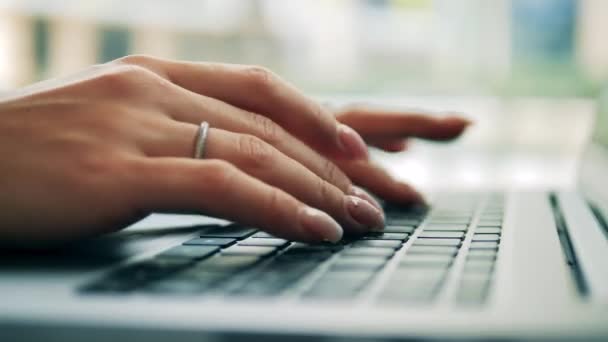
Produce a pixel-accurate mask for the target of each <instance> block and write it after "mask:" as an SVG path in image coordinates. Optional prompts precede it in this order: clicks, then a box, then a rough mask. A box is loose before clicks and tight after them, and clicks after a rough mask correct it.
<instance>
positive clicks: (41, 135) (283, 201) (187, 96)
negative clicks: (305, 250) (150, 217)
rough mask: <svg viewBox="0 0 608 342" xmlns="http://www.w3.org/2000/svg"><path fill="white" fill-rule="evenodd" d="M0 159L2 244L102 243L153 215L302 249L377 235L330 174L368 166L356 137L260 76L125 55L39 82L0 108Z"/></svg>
mask: <svg viewBox="0 0 608 342" xmlns="http://www.w3.org/2000/svg"><path fill="white" fill-rule="evenodd" d="M202 121H207V122H209V123H210V125H211V127H212V128H211V129H210V131H209V135H208V139H207V143H206V149H205V159H203V160H195V159H193V158H192V156H193V154H194V140H195V137H196V135H197V130H198V127H199V124H200V123H201V122H202ZM0 154H1V155H2V156H3V158H2V161H0V241H2V242H5V243H6V242H8V243H21V244H30V245H31V244H36V243H42V244H48V243H52V242H58V241H65V240H70V239H75V238H79V237H84V236H90V235H96V234H100V233H106V232H110V231H114V230H117V229H120V228H122V227H124V226H126V225H127V224H129V223H132V222H134V221H135V220H138V219H139V218H141V217H143V216H145V215H147V214H148V213H150V212H154V211H164V212H172V211H192V212H200V213H204V214H208V215H213V216H218V217H223V218H227V219H230V220H234V221H238V222H241V223H244V224H251V225H254V226H257V227H260V228H262V229H265V230H266V231H268V232H270V233H272V234H274V235H277V236H282V237H285V238H288V239H295V240H303V241H320V240H330V241H336V240H338V239H340V238H341V236H342V234H343V230H342V228H341V227H343V228H344V230H346V231H347V232H351V233H362V232H365V231H367V230H369V229H374V228H375V229H380V228H381V227H382V226H383V214H382V211H381V209H380V208H379V206H378V204H377V203H375V202H374V200H373V199H371V198H370V197H369V195H367V194H366V193H364V192H362V191H361V190H359V189H357V188H356V187H354V186H353V185H352V183H351V181H350V179H349V178H348V177H347V176H346V175H345V174H344V172H343V171H342V170H341V169H340V168H339V167H337V166H336V165H335V162H338V161H339V162H345V161H347V160H349V161H354V160H365V159H366V157H367V150H366V146H365V143H364V142H363V140H362V139H361V137H360V136H359V135H358V134H357V133H355V132H354V131H353V130H352V129H350V128H349V127H348V126H346V125H343V124H340V123H339V122H338V121H336V118H335V117H334V116H333V115H332V113H330V112H329V111H328V110H326V109H325V108H324V107H322V106H320V105H319V104H317V103H316V102H314V101H311V100H310V99H308V98H306V97H305V96H303V95H302V94H301V93H300V92H298V91H297V90H296V89H294V88H293V87H292V86H290V85H288V84H286V83H285V82H283V81H282V80H280V79H279V78H278V77H277V76H275V75H274V74H272V73H270V72H269V71H267V70H265V69H261V68H259V67H248V66H238V65H225V64H208V63H185V62H177V61H169V60H161V59H156V58H151V57H146V56H130V57H126V58H122V59H120V60H117V61H114V62H111V63H108V64H103V65H98V66H94V67H91V68H89V69H88V70H85V71H83V72H81V73H79V74H76V75H73V76H71V77H69V78H64V79H57V80H51V81H47V82H42V83H38V84H35V85H33V86H30V87H28V88H24V89H22V90H20V91H17V92H15V93H14V94H12V95H11V96H10V98H5V99H3V100H2V101H0ZM332 160H333V162H332Z"/></svg>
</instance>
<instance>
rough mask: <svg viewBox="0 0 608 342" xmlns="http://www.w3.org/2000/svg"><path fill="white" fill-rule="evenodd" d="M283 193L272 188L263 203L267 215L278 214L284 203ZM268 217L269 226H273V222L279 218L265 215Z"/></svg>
mask: <svg viewBox="0 0 608 342" xmlns="http://www.w3.org/2000/svg"><path fill="white" fill-rule="evenodd" d="M282 195H283V193H282V192H281V190H279V189H277V188H270V190H268V193H267V195H266V197H265V199H264V202H263V206H262V208H263V210H264V212H265V213H277V212H278V211H279V208H280V205H281V203H282V198H283V197H284V196H282ZM264 216H267V219H268V221H270V222H267V225H271V224H272V223H273V222H272V221H277V220H278V217H279V216H275V215H264Z"/></svg>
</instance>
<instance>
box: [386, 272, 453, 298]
mask: <svg viewBox="0 0 608 342" xmlns="http://www.w3.org/2000/svg"><path fill="white" fill-rule="evenodd" d="M444 277H445V271H444V270H443V269H431V270H429V269H411V268H408V269H400V268H398V269H397V270H396V271H395V272H394V273H393V274H392V275H391V277H390V278H389V281H388V282H387V286H386V287H385V288H384V289H382V291H381V292H380V295H379V300H380V301H381V302H383V303H385V304H392V305H400V306H402V305H406V304H428V303H430V302H431V301H432V300H433V298H434V297H435V295H436V294H437V292H438V289H439V286H440V285H441V283H442V282H443V279H444Z"/></svg>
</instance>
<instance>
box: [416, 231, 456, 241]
mask: <svg viewBox="0 0 608 342" xmlns="http://www.w3.org/2000/svg"><path fill="white" fill-rule="evenodd" d="M419 237H422V238H446V239H462V238H464V232H440V231H426V230H425V231H423V232H422V233H421V234H420V235H419Z"/></svg>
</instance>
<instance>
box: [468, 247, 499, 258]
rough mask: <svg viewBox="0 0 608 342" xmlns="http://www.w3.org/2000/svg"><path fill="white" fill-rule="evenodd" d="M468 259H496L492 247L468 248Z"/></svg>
mask: <svg viewBox="0 0 608 342" xmlns="http://www.w3.org/2000/svg"><path fill="white" fill-rule="evenodd" d="M467 258H469V259H490V260H494V259H496V250H492V249H469V252H468V254H467Z"/></svg>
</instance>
